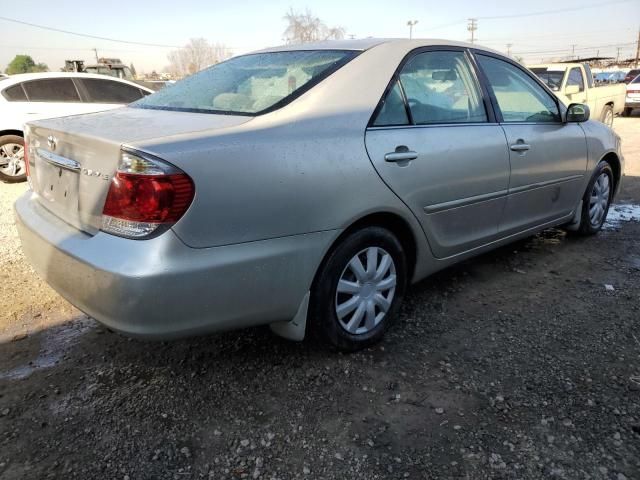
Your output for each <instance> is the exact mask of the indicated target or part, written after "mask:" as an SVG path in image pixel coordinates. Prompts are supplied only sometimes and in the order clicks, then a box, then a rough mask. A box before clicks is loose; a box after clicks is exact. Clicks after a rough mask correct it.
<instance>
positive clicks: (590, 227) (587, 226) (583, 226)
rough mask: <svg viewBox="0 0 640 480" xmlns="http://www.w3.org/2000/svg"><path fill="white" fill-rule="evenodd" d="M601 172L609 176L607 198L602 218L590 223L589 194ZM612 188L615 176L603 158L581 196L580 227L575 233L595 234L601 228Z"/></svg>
mask: <svg viewBox="0 0 640 480" xmlns="http://www.w3.org/2000/svg"><path fill="white" fill-rule="evenodd" d="M602 174H606V175H607V176H608V177H609V198H608V201H607V206H606V208H605V210H604V214H603V215H602V218H601V219H600V221H598V222H596V223H595V224H594V223H592V221H591V217H590V215H589V208H590V200H591V194H592V192H593V190H594V185H595V183H596V181H597V180H598V178H599V177H600V176H601V175H602ZM614 190H615V178H614V176H613V170H611V166H610V165H609V163H608V162H606V161H604V160H603V161H601V162H600V163H599V164H598V166H597V167H596V169H595V171H594V172H593V176H592V177H591V180H590V181H589V185H588V186H587V190H586V191H585V192H584V196H583V197H582V216H581V218H580V227H579V228H578V230H577V231H576V232H575V233H577V234H578V235H595V234H596V233H598V232H599V231H600V230H601V229H602V225H603V224H604V222H605V221H606V219H607V214H608V213H609V206H610V205H611V199H612V198H613V192H614Z"/></svg>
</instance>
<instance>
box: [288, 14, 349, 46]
mask: <svg viewBox="0 0 640 480" xmlns="http://www.w3.org/2000/svg"><path fill="white" fill-rule="evenodd" d="M284 19H285V20H286V21H287V23H288V25H287V28H286V30H285V31H284V34H283V36H284V40H285V42H286V43H289V44H290V43H309V42H319V41H323V40H340V39H342V38H344V33H345V31H344V28H342V27H328V26H327V25H326V24H325V23H324V22H323V21H322V20H320V18H318V17H316V16H315V15H313V14H312V13H311V12H310V11H309V10H306V11H305V12H304V13H302V12H296V11H295V10H293V8H290V9H289V11H288V12H287V13H286V15H285V16H284Z"/></svg>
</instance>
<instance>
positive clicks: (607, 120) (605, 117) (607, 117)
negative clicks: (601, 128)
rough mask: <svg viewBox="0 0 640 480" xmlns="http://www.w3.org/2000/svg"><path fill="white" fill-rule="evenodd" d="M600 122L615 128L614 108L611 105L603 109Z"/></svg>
mask: <svg viewBox="0 0 640 480" xmlns="http://www.w3.org/2000/svg"><path fill="white" fill-rule="evenodd" d="M600 121H601V122H602V123H604V124H605V125H606V126H607V127H610V128H612V127H613V107H612V106H611V105H605V107H604V108H603V109H602V116H601V118H600Z"/></svg>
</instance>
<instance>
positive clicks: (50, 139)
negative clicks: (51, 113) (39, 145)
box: [47, 135, 58, 150]
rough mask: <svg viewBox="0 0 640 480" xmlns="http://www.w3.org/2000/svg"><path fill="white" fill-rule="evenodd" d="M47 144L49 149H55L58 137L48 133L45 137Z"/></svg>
mask: <svg viewBox="0 0 640 480" xmlns="http://www.w3.org/2000/svg"><path fill="white" fill-rule="evenodd" d="M47 145H48V146H49V150H55V149H56V147H57V146H58V139H57V138H56V137H54V136H53V135H49V136H48V137H47Z"/></svg>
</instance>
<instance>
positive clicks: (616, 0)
mask: <svg viewBox="0 0 640 480" xmlns="http://www.w3.org/2000/svg"><path fill="white" fill-rule="evenodd" d="M635 1H636V0H614V1H610V2H600V3H592V4H589V5H581V6H579V7H567V8H559V9H556V10H543V11H537V12H529V13H517V14H513V15H491V16H486V17H475V18H476V20H502V19H508V18H521V17H535V16H539V15H549V14H553V13H563V12H574V11H576V10H583V9H585V8H594V7H602V6H604V5H616V4H619V3H629V2H635ZM467 20H468V19H460V20H456V21H454V22H449V23H444V24H441V25H436V26H434V27H426V29H427V30H440V29H442V28H447V27H454V26H456V25H460V24H462V23H466V22H467Z"/></svg>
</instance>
